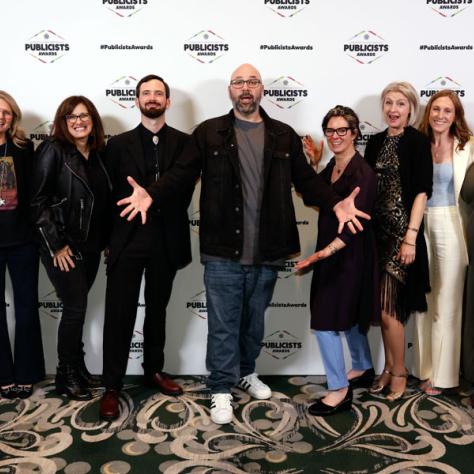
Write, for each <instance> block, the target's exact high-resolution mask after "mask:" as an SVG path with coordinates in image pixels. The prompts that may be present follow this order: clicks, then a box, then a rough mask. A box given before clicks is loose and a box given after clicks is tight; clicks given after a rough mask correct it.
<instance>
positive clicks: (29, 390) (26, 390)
mask: <svg viewBox="0 0 474 474" xmlns="http://www.w3.org/2000/svg"><path fill="white" fill-rule="evenodd" d="M16 393H17V396H18V398H21V399H23V400H24V399H25V398H29V397H31V395H32V394H33V384H31V383H27V384H19V385H17V391H16Z"/></svg>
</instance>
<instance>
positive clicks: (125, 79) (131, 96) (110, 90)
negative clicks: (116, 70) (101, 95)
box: [105, 76, 138, 109]
mask: <svg viewBox="0 0 474 474" xmlns="http://www.w3.org/2000/svg"><path fill="white" fill-rule="evenodd" d="M137 82H138V81H137V80H136V79H135V78H134V77H133V76H122V77H119V78H118V79H116V80H115V81H114V82H112V84H110V85H109V86H108V87H107V88H106V89H105V96H106V97H107V98H108V99H109V100H111V101H112V102H113V103H114V104H117V105H118V106H120V107H122V108H123V109H133V107H135V88H136V85H137Z"/></svg>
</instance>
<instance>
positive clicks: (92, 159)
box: [84, 151, 111, 252]
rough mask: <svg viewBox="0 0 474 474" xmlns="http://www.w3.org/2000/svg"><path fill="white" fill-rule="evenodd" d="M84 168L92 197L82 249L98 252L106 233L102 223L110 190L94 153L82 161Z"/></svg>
mask: <svg viewBox="0 0 474 474" xmlns="http://www.w3.org/2000/svg"><path fill="white" fill-rule="evenodd" d="M84 167H85V170H86V175H87V181H88V183H89V188H90V189H91V191H92V194H93V195H94V205H93V207H92V214H91V219H90V224H89V233H88V236H87V240H86V242H85V243H84V247H85V250H86V251H88V252H100V251H101V250H102V243H103V242H104V237H105V233H106V232H107V231H108V229H107V227H106V226H104V221H106V220H107V213H108V212H110V201H111V199H110V189H109V184H108V182H107V176H106V175H105V173H104V168H103V167H102V166H101V165H100V163H99V157H98V155H97V153H96V152H94V151H91V152H90V154H89V159H87V160H86V159H84Z"/></svg>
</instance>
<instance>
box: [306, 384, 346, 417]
mask: <svg viewBox="0 0 474 474" xmlns="http://www.w3.org/2000/svg"><path fill="white" fill-rule="evenodd" d="M351 407H352V388H351V387H349V389H348V390H347V394H346V396H345V397H344V400H341V401H340V402H339V403H338V404H337V405H336V406H334V407H332V406H330V405H326V404H325V403H324V402H323V400H322V399H320V400H318V401H317V402H315V403H313V404H312V405H310V407H309V408H308V412H309V414H310V415H313V416H330V415H335V414H336V413H342V412H343V411H349V410H350V409H351Z"/></svg>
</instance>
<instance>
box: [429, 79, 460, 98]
mask: <svg viewBox="0 0 474 474" xmlns="http://www.w3.org/2000/svg"><path fill="white" fill-rule="evenodd" d="M444 89H451V90H453V91H454V92H456V94H457V95H458V96H459V97H464V96H465V95H466V90H465V89H464V88H463V86H462V85H461V84H459V82H456V81H455V80H454V79H452V78H451V77H449V76H440V77H437V78H436V79H434V80H432V81H431V82H429V83H428V84H426V86H425V87H423V89H421V90H420V98H421V99H429V98H430V97H431V96H432V95H435V94H436V93H437V92H439V91H441V90H444Z"/></svg>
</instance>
